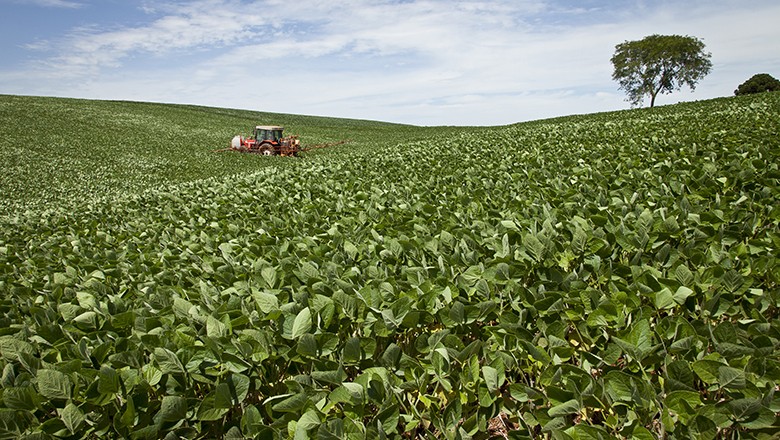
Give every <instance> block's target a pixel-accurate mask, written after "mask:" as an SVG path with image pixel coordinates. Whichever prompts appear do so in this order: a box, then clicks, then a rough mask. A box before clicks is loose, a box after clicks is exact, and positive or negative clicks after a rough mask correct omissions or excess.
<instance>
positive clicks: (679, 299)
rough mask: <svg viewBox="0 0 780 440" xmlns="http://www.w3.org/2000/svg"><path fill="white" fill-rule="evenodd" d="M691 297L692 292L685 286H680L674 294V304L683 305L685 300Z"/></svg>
mask: <svg viewBox="0 0 780 440" xmlns="http://www.w3.org/2000/svg"><path fill="white" fill-rule="evenodd" d="M691 295H693V290H691V289H689V288H687V287H685V286H680V287H678V288H677V290H676V291H675V292H674V302H676V303H677V304H684V303H685V300H687V299H688V297H690V296H691Z"/></svg>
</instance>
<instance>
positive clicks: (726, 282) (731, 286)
mask: <svg viewBox="0 0 780 440" xmlns="http://www.w3.org/2000/svg"><path fill="white" fill-rule="evenodd" d="M722 282H723V288H724V289H726V291H727V292H730V293H734V292H736V291H737V290H739V288H740V287H742V284H743V283H744V279H743V277H742V275H741V274H740V273H739V272H737V271H735V270H730V271H728V272H726V274H725V275H724V276H723V279H722Z"/></svg>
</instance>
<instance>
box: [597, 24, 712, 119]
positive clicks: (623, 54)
mask: <svg viewBox="0 0 780 440" xmlns="http://www.w3.org/2000/svg"><path fill="white" fill-rule="evenodd" d="M710 58H711V55H710V53H708V52H705V51H704V43H703V42H702V41H701V40H699V39H697V38H695V37H690V36H681V35H650V36H647V37H645V38H643V39H641V40H638V41H625V42H623V43H620V44H618V45H617V46H615V54H614V55H613V56H612V65H613V67H614V71H613V73H612V79H614V80H615V81H617V82H618V83H619V84H620V89H622V90H623V91H625V92H626V94H627V95H628V101H629V102H631V105H633V106H638V105H641V104H642V101H643V100H644V98H645V96H650V107H653V106H655V98H656V97H657V96H658V94H659V93H661V94H663V93H672V92H673V91H675V90H680V88H682V86H684V85H687V86H688V87H690V88H691V90H694V89H695V88H696V84H697V83H698V82H699V80H701V79H702V78H704V77H705V76H707V74H709V73H710V70H712V62H711V61H710Z"/></svg>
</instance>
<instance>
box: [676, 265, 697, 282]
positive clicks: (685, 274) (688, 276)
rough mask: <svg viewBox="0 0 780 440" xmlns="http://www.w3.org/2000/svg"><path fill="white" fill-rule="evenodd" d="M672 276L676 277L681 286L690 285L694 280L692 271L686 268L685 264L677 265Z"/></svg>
mask: <svg viewBox="0 0 780 440" xmlns="http://www.w3.org/2000/svg"><path fill="white" fill-rule="evenodd" d="M674 277H675V278H677V281H679V282H680V284H682V285H683V286H692V285H693V282H694V277H693V273H692V272H691V270H690V269H688V267H687V266H685V265H682V264H681V265H679V266H677V268H676V269H675V270H674Z"/></svg>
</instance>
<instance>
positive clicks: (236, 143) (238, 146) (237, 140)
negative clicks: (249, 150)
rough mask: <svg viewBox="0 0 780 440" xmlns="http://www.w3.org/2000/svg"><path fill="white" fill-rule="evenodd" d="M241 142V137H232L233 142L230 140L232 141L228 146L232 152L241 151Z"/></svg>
mask: <svg viewBox="0 0 780 440" xmlns="http://www.w3.org/2000/svg"><path fill="white" fill-rule="evenodd" d="M241 140H242V139H241V136H240V135H235V136H234V137H233V140H232V141H230V146H231V147H232V148H233V149H234V150H243V149H244V147H242V146H241Z"/></svg>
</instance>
